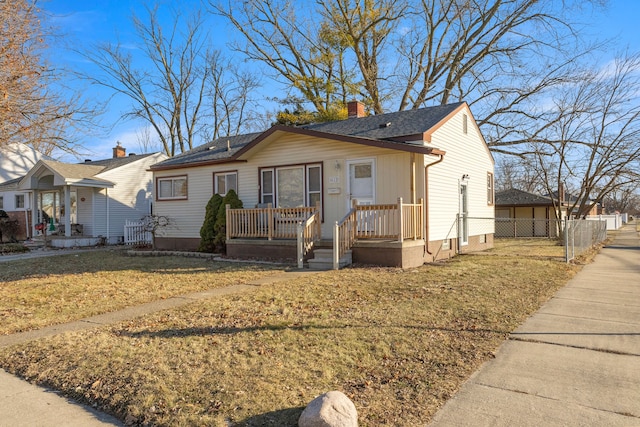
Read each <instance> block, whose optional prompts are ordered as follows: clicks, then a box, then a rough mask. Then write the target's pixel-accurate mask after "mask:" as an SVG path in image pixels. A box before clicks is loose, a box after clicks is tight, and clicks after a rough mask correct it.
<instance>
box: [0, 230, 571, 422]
mask: <svg viewBox="0 0 640 427" xmlns="http://www.w3.org/2000/svg"><path fill="white" fill-rule="evenodd" d="M540 242H542V243H540ZM540 242H539V243H538V244H539V245H541V246H542V247H544V248H545V249H544V250H543V251H542V252H543V254H542V256H535V255H534V254H533V253H530V254H529V255H527V256H521V255H517V254H516V252H517V251H514V250H513V249H512V247H510V246H508V245H507V246H508V247H507V249H504V248H500V247H498V248H497V249H495V250H494V251H492V252H491V253H490V255H492V256H487V255H465V256H459V257H457V258H454V259H453V260H451V261H448V262H446V263H442V264H432V265H425V266H423V267H420V268H416V269H411V270H401V269H390V268H347V269H344V270H340V271H331V272H322V273H317V274H314V275H309V276H305V277H301V278H297V279H293V280H290V281H287V282H280V283H275V284H271V285H264V286H261V287H259V288H257V290H256V291H254V292H250V293H242V294H236V295H231V296H227V297H221V298H216V299H210V300H204V301H200V302H196V303H193V304H191V305H189V306H185V307H182V308H180V309H172V310H167V311H163V312H159V313H155V314H152V315H148V316H144V317H141V318H138V319H135V320H132V321H129V322H124V323H120V324H116V325H113V326H109V327H103V328H98V329H95V330H90V331H84V332H74V333H66V334H62V335H58V336H55V337H52V338H48V339H41V340H38V341H34V342H31V343H27V344H23V345H18V346H14V347H11V348H5V349H2V350H1V351H0V366H1V367H2V368H4V369H6V370H8V371H9V372H12V373H15V374H17V375H20V376H23V377H25V378H27V379H29V380H30V381H33V382H36V383H39V384H45V385H48V386H50V387H53V388H55V389H58V390H61V391H63V392H64V393H65V394H67V395H69V396H71V397H73V398H74V399H77V400H80V401H83V402H86V403H89V404H92V405H95V406H96V407H97V408H99V409H101V410H103V411H106V412H110V413H112V414H115V415H116V416H117V417H119V418H120V419H122V420H123V421H125V422H126V423H127V424H130V425H159V426H176V425H212V426H228V425H234V426H235V425H238V426H270V425H271V426H288V425H291V426H294V425H297V424H296V423H297V418H298V417H299V415H300V412H301V411H302V408H303V407H304V406H305V405H306V404H307V403H308V402H309V401H310V400H311V399H313V398H314V397H315V396H317V395H318V394H320V393H323V392H325V391H329V390H334V389H335V390H341V391H343V392H345V393H346V394H347V395H348V396H349V397H350V398H351V399H352V400H353V401H354V403H355V405H356V407H357V409H358V413H359V417H360V425H362V426H415V425H425V424H426V423H427V422H428V420H429V419H430V418H431V417H432V416H433V414H434V413H435V412H436V411H437V410H438V408H440V407H441V405H442V404H443V403H444V402H445V401H446V400H447V399H448V398H450V397H451V396H452V395H453V393H455V391H456V390H457V389H458V388H459V387H460V385H461V384H462V382H463V381H464V380H465V379H466V378H468V377H469V375H470V374H471V373H472V372H474V371H475V370H476V369H478V368H479V367H480V365H481V364H482V363H483V362H485V361H486V360H488V359H490V358H491V357H492V355H493V354H494V352H495V351H496V349H497V348H498V346H499V345H500V344H501V342H503V340H504V339H505V338H506V337H507V336H508V334H509V332H510V331H512V330H513V329H514V328H516V327H517V326H518V325H519V324H520V323H521V322H522V321H523V320H524V319H525V318H526V317H527V316H529V315H530V314H532V313H533V312H535V311H536V310H537V309H538V308H539V307H540V305H541V304H542V303H544V302H545V301H546V300H548V299H549V298H550V297H551V296H552V295H553V294H554V293H555V292H556V291H557V289H559V288H560V287H561V286H563V285H564V284H565V283H566V282H567V280H568V279H569V278H570V277H572V276H573V275H574V274H575V272H576V271H577V270H578V268H579V267H578V266H575V265H571V264H566V263H564V262H562V261H558V260H557V258H558V257H560V256H561V253H562V247H559V246H555V244H554V243H553V242H548V241H547V243H544V242H545V241H540ZM499 246H500V245H499ZM134 261H135V262H139V261H140V260H139V259H134ZM154 261H155V262H157V265H156V267H155V268H154V267H152V266H151V264H152V263H153V262H154ZM182 261H185V260H182ZM145 262H148V263H149V264H147V265H146V267H144V269H148V270H152V271H153V270H155V269H159V270H164V269H165V268H169V267H168V266H167V265H166V264H167V260H165V259H164V258H162V259H159V258H151V259H147V260H146V261H145ZM175 268H178V267H175ZM227 268H228V269H230V271H229V274H230V275H231V274H235V273H237V272H238V271H239V270H242V269H248V270H249V271H251V269H250V268H248V267H245V266H241V267H232V266H228V267H227ZM169 269H170V268H169ZM191 269H195V270H196V271H190V270H191ZM99 272H100V270H99V269H96V270H95V271H93V273H91V274H98V273H99ZM139 273H140V274H141V273H142V271H138V270H137V269H136V268H135V267H134V266H133V265H130V266H129V267H127V268H123V269H115V268H114V269H112V270H111V271H110V273H109V274H110V275H111V281H110V286H109V288H111V289H112V291H111V292H116V293H117V292H120V291H117V289H120V288H128V287H129V286H131V283H132V282H135V281H136V280H138V279H134V277H136V276H135V275H137V274H139ZM254 273H255V271H254ZM81 274H82V273H80V272H76V273H73V274H71V275H70V276H73V277H75V279H74V280H82V281H84V280H86V279H89V277H87V276H80V277H78V275H81ZM172 274H178V276H179V277H180V282H181V283H190V284H192V286H197V285H195V283H198V282H200V281H202V280H207V281H208V280H210V279H207V277H208V276H206V275H205V273H203V272H201V271H200V270H199V267H194V266H189V267H185V270H183V271H179V272H174V273H172ZM207 274H211V273H207ZM57 275H60V276H61V277H65V276H66V275H65V274H64V273H62V272H59V273H56V277H57ZM225 275H226V273H225V274H222V275H221V276H225ZM39 277H40V278H41V279H44V280H43V282H44V281H46V280H48V277H49V276H48V275H46V274H44V275H43V276H39ZM161 277H164V276H156V280H159V279H160V278H161ZM60 280H62V279H60ZM145 283H146V285H144V286H152V284H151V283H152V282H145ZM3 286H4V285H3ZM31 286H37V284H32V285H31ZM40 286H44V285H42V284H41V285H40ZM201 286H203V285H201ZM13 289H14V292H18V293H19V290H18V289H19V287H15V286H14V287H13ZM105 291H106V290H105ZM84 298H85V297H81V299H84ZM2 300H3V301H4V297H3V298H2ZM14 301H16V304H20V302H19V301H20V299H19V297H18V298H17V299H15V300H14Z"/></svg>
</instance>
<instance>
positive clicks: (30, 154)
mask: <svg viewBox="0 0 640 427" xmlns="http://www.w3.org/2000/svg"><path fill="white" fill-rule="evenodd" d="M47 158H48V157H46V156H45V155H43V154H41V153H40V152H38V151H37V150H35V149H33V148H31V147H29V146H27V145H24V144H9V145H7V146H5V147H2V148H0V210H3V211H5V212H6V213H7V214H8V215H9V218H11V219H12V220H14V221H17V222H18V233H17V234H16V236H15V238H17V239H18V240H24V239H26V238H27V237H29V236H30V235H31V233H30V227H29V225H28V222H29V215H28V212H29V211H30V210H31V205H30V204H29V203H30V200H31V197H30V192H28V191H23V190H20V189H18V187H17V184H18V182H19V181H20V178H21V177H23V176H24V175H25V174H26V173H27V172H28V171H29V170H30V169H31V168H32V167H33V166H34V165H35V164H36V163H37V162H38V161H39V160H41V159H47ZM5 237H6V236H5Z"/></svg>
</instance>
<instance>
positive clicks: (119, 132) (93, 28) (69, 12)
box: [41, 0, 640, 161]
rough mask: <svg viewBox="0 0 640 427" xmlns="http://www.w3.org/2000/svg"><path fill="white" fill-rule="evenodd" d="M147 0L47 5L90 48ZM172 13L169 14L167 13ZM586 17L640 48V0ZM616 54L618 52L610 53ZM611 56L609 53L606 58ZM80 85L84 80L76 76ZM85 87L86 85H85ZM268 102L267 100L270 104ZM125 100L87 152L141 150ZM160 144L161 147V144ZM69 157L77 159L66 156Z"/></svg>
mask: <svg viewBox="0 0 640 427" xmlns="http://www.w3.org/2000/svg"><path fill="white" fill-rule="evenodd" d="M158 3H159V5H160V8H161V9H160V10H166V9H167V8H169V7H176V5H179V6H180V7H181V8H182V9H184V10H187V9H188V8H189V7H191V6H193V7H198V6H199V5H200V2H199V1H198V0H187V1H184V0H183V1H179V2H172V1H166V0H165V1H160V2H158ZM143 4H144V3H143V2H142V1H125V0H102V1H99V2H87V1H86V0H83V1H79V0H48V1H46V2H43V3H42V4H41V7H42V8H43V9H44V10H46V11H47V12H49V14H50V16H51V19H52V23H53V24H54V25H55V26H56V27H58V28H59V29H60V30H61V31H62V32H63V33H64V34H65V38H64V40H65V41H67V42H69V43H71V44H72V45H73V46H74V47H77V48H84V47H89V46H91V45H92V44H95V43H101V42H108V41H113V42H116V41H117V40H119V41H120V42H122V43H123V44H125V45H126V44H127V42H128V41H132V40H133V32H132V30H131V14H132V12H135V13H136V14H138V15H139V16H141V17H144V16H145V13H144V8H143V6H142V5H143ZM166 16H169V14H167V15H166ZM208 19H209V21H208V25H209V28H210V29H211V31H212V34H213V37H214V43H215V45H216V48H218V49H224V48H225V42H226V40H225V39H224V35H225V34H228V32H227V31H229V29H228V27H226V25H225V23H224V22H221V21H220V20H219V19H218V18H216V17H213V16H210V15H209V17H208ZM579 20H580V21H581V22H585V23H588V27H587V28H586V30H587V32H588V33H589V34H591V35H593V37H594V38H599V39H602V38H615V39H616V44H615V46H616V48H614V49H611V56H612V57H613V55H615V54H616V53H620V52H622V51H624V50H625V49H626V48H628V49H629V50H630V51H631V52H639V51H640V36H639V35H638V21H639V20H640V1H637V0H610V4H609V5H608V7H607V8H606V10H605V11H604V12H602V13H599V14H598V15H597V16H595V15H593V16H592V15H586V14H585V16H583V17H580V18H579ZM51 54H52V56H51V60H52V61H53V62H54V64H56V65H60V66H64V67H66V68H71V69H87V67H90V64H88V63H87V62H86V61H84V60H83V59H82V58H81V57H79V56H78V55H77V54H74V53H72V52H71V51H67V50H65V49H62V48H56V49H55V50H53V51H52V52H51ZM609 59H612V58H609ZM606 60H607V58H603V61H606ZM71 83H72V84H74V85H76V86H78V87H80V86H81V85H83V84H82V83H81V82H79V81H78V82H71ZM83 87H84V86H83ZM84 90H85V91H86V92H85V93H86V94H88V96H90V97H94V98H96V99H106V98H107V97H108V96H109V95H110V94H109V93H108V92H106V91H105V90H99V89H97V88H88V87H84ZM267 105H268V102H267V101H266V100H265V109H267V108H268V107H267ZM126 107H127V104H126V101H125V100H118V99H116V102H112V103H111V107H110V109H109V111H108V112H107V114H106V115H105V117H104V119H103V121H104V124H105V125H108V126H113V128H111V129H109V130H108V131H105V132H104V133H103V134H101V135H94V136H87V137H84V138H82V140H81V141H80V142H81V143H82V145H83V146H84V147H86V153H84V154H85V155H84V156H83V157H86V158H92V159H101V158H108V157H111V154H112V152H111V149H112V147H114V146H115V144H116V141H120V142H122V145H123V146H125V147H126V148H127V150H128V152H140V151H141V147H140V144H139V142H138V137H137V131H138V130H139V129H140V127H141V123H140V122H131V121H118V119H119V118H120V116H121V114H122V113H123V111H125V110H126ZM157 150H159V147H158V148H157ZM64 160H67V161H74V160H75V159H73V158H68V157H65V158H64Z"/></svg>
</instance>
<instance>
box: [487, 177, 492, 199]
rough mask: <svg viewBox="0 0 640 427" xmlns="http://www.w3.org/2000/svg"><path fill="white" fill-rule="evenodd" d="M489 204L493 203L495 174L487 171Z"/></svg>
mask: <svg viewBox="0 0 640 427" xmlns="http://www.w3.org/2000/svg"><path fill="white" fill-rule="evenodd" d="M487 204H488V205H493V174H492V173H491V172H487Z"/></svg>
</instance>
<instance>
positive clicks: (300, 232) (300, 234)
mask: <svg viewBox="0 0 640 427" xmlns="http://www.w3.org/2000/svg"><path fill="white" fill-rule="evenodd" d="M296 232H297V233H296V235H297V236H296V237H297V242H296V243H297V244H296V256H297V259H298V268H300V269H302V268H304V226H303V225H302V221H299V222H298V224H297V225H296Z"/></svg>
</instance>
